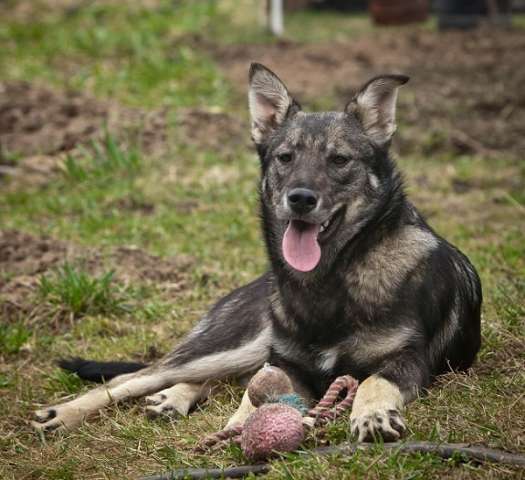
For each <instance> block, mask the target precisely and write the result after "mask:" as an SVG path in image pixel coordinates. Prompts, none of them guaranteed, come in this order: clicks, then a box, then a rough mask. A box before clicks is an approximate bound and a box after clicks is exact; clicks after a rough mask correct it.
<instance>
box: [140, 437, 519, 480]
mask: <svg viewBox="0 0 525 480" xmlns="http://www.w3.org/2000/svg"><path fill="white" fill-rule="evenodd" d="M376 446H377V445H376V444H373V443H372V444H369V443H368V444H367V443H359V444H356V443H345V444H341V445H336V446H333V447H321V448H316V449H314V450H311V451H308V452H305V453H307V454H312V455H319V456H328V455H334V454H342V455H352V454H353V453H355V452H357V451H360V450H368V449H370V448H372V447H376ZM384 448H385V449H386V450H390V451H396V452H401V453H417V452H422V453H432V454H434V455H437V456H439V457H441V458H452V457H456V456H459V457H460V458H461V457H463V458H464V459H465V461H476V462H495V463H504V464H507V465H517V466H525V455H524V454H520V453H509V452H505V451H503V450H495V449H492V448H486V447H483V446H480V445H471V444H469V443H433V442H395V443H385V444H384ZM269 470H270V464H268V463H261V464H257V465H242V466H239V467H230V468H181V469H177V470H172V471H170V472H166V473H162V474H160V475H152V476H149V477H142V478H141V479H140V480H177V479H188V478H190V479H195V480H196V479H204V478H245V477H246V476H248V475H249V474H253V475H261V474H264V473H268V471H269Z"/></svg>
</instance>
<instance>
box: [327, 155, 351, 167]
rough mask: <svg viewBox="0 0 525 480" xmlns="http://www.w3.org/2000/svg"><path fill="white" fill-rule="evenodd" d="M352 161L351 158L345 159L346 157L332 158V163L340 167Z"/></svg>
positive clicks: (336, 156) (335, 156) (337, 156)
mask: <svg viewBox="0 0 525 480" xmlns="http://www.w3.org/2000/svg"><path fill="white" fill-rule="evenodd" d="M350 160H351V158H350V157H345V156H344V155H334V156H332V157H330V161H331V162H332V163H333V164H335V165H338V166H343V165H346V164H347V163H348V162H349V161H350Z"/></svg>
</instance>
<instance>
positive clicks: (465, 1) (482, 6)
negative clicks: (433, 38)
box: [436, 0, 512, 30]
mask: <svg viewBox="0 0 525 480" xmlns="http://www.w3.org/2000/svg"><path fill="white" fill-rule="evenodd" d="M511 7H512V5H511V0H438V1H437V2H436V11H437V13H438V26H439V29H440V30H447V29H461V30H466V29H470V28H475V27H477V26H478V25H479V24H480V23H481V22H487V21H488V22H490V23H491V24H493V25H500V26H509V25H510V24H511Z"/></svg>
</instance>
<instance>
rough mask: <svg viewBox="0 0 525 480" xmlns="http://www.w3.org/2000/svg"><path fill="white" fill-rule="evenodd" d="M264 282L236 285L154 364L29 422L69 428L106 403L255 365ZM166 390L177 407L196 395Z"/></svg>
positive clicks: (266, 332) (266, 342) (265, 324)
mask: <svg viewBox="0 0 525 480" xmlns="http://www.w3.org/2000/svg"><path fill="white" fill-rule="evenodd" d="M267 285H268V278H267V277H266V276H263V277H260V278H259V279H258V280H256V281H254V282H252V283H251V284H249V285H246V286H244V287H242V288H240V289H237V290H235V291H234V292H232V293H231V294H230V295H228V296H226V297H224V298H223V299H221V300H220V301H219V302H218V303H217V304H216V305H215V306H214V307H213V308H212V309H211V310H210V312H209V313H208V314H207V315H205V316H204V317H203V319H202V320H201V321H200V322H199V324H198V325H197V326H196V327H195V328H194V329H193V330H192V331H191V332H190V333H189V334H188V335H187V336H186V338H185V339H183V341H182V342H181V343H180V344H179V345H177V346H176V347H175V349H174V350H173V351H172V352H171V353H169V354H168V355H166V356H165V357H164V358H162V359H161V360H160V361H159V362H158V363H156V364H154V365H152V366H149V367H146V368H143V369H141V370H139V371H137V372H134V373H127V374H124V375H119V376H117V377H115V378H113V379H112V380H111V381H110V382H109V383H107V384H106V385H104V386H102V387H99V388H97V389H95V390H92V391H91V392H88V393H86V394H84V395H82V396H80V397H79V398H76V399H74V400H71V401H70V402H67V403H64V404H61V405H57V406H55V407H50V408H46V409H43V410H40V411H37V412H36V418H37V421H36V422H33V426H34V427H35V428H37V429H38V430H44V431H47V430H54V429H56V428H61V427H72V426H74V425H76V424H78V423H80V422H81V421H82V419H84V418H85V417H87V416H88V415H91V414H93V413H96V412H98V411H99V410H100V409H101V408H104V407H105V406H107V405H109V404H110V403H111V402H120V401H122V400H125V399H126V398H132V397H139V396H143V395H149V394H152V393H156V392H159V391H160V390H162V389H167V388H168V387H172V386H174V385H176V384H180V383H186V384H189V383H192V384H197V385H199V384H204V383H206V382H210V381H213V380H219V379H221V378H225V377H232V376H233V377H238V376H241V375H244V374H246V373H248V372H253V371H255V370H256V369H258V368H260V367H261V366H262V365H263V364H264V362H265V361H267V359H268V356H269V352H270V345H271V341H272V325H271V322H270V320H269V316H268V313H267V312H268V297H267V295H266V293H267ZM95 363H96V362H95ZM90 365H91V364H90ZM91 366H93V365H91ZM139 368H140V366H139ZM91 370H93V368H91ZM79 373H81V372H79ZM91 373H93V372H91ZM97 378H98V377H97ZM170 393H172V394H175V393H177V396H178V397H180V396H181V395H182V396H183V397H185V398H186V400H185V401H184V402H182V400H181V402H182V403H184V405H183V404H182V403H180V404H179V406H180V407H181V410H182V411H185V410H187V409H189V408H190V406H188V405H189V404H191V403H194V401H195V400H194V399H195V398H197V397H198V396H200V394H199V395H198V393H199V392H198V388H197V387H195V388H188V387H177V388H174V389H173V390H171V391H170Z"/></svg>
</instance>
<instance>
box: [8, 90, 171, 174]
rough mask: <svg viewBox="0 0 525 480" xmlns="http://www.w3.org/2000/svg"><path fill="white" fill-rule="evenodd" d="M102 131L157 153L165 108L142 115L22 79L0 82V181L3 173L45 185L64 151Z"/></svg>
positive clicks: (162, 139)
mask: <svg viewBox="0 0 525 480" xmlns="http://www.w3.org/2000/svg"><path fill="white" fill-rule="evenodd" d="M106 130H107V131H109V132H111V133H112V134H115V135H117V136H118V137H119V139H121V140H122V141H126V139H127V138H131V139H132V140H133V141H136V139H137V138H138V139H139V143H140V146H141V147H142V148H144V149H145V150H146V151H148V152H152V151H158V150H160V149H162V148H163V146H164V144H165V142H166V120H165V112H150V113H146V112H144V111H141V110H138V109H131V108H125V107H122V106H120V105H118V104H116V103H111V102H109V101H102V100H98V99H95V98H92V97H90V96H88V95H84V94H81V93H79V92H75V91H63V92H62V91H58V90H53V89H51V88H49V87H45V86H40V85H35V84H31V83H27V82H0V179H1V176H2V174H4V175H9V176H10V177H15V178H16V179H17V180H19V181H23V182H24V183H25V184H42V183H46V181H48V179H49V177H50V175H52V173H53V172H54V171H56V170H57V169H58V166H59V164H60V162H61V161H62V160H63V157H64V154H65V153H67V152H70V151H72V150H73V149H75V148H76V147H77V146H79V145H85V144H88V143H89V142H91V141H93V140H100V139H101V138H102V137H103V136H104V135H105V131H106ZM136 134H138V136H137V135H136ZM13 155H14V158H13ZM18 156H20V157H22V159H21V160H20V161H16V157H18Z"/></svg>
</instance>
